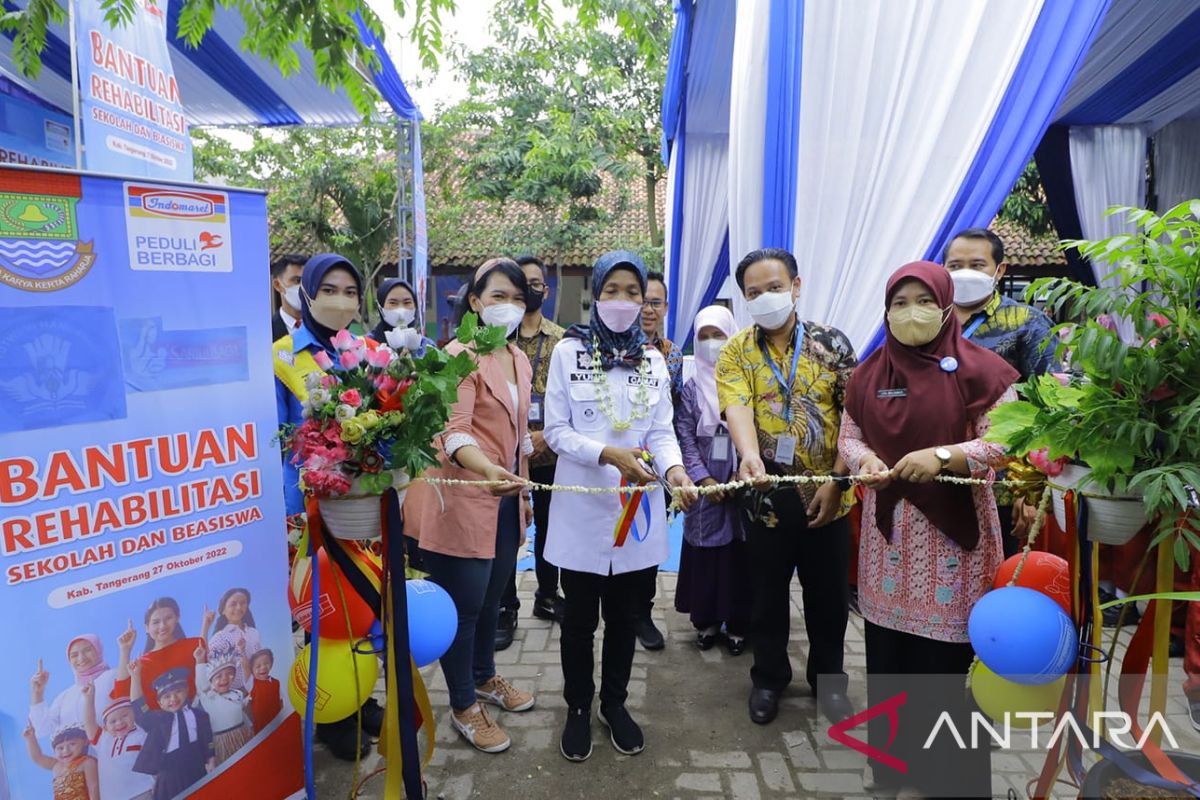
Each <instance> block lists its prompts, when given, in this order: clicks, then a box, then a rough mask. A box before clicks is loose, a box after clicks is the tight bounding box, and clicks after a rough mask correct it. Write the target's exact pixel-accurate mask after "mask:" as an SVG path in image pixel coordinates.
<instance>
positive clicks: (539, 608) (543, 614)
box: [533, 594, 566, 625]
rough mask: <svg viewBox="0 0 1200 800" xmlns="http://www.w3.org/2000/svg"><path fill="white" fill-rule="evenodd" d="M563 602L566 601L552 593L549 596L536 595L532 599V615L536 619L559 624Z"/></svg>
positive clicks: (561, 618) (561, 619)
mask: <svg viewBox="0 0 1200 800" xmlns="http://www.w3.org/2000/svg"><path fill="white" fill-rule="evenodd" d="M565 603H566V601H565V600H563V599H562V598H561V597H559V596H558V595H557V594H552V595H550V596H549V597H538V598H536V599H534V601H533V615H534V616H535V617H537V618H538V619H544V620H548V621H550V622H557V623H558V624H559V625H561V624H562V621H563V610H564V604H565Z"/></svg>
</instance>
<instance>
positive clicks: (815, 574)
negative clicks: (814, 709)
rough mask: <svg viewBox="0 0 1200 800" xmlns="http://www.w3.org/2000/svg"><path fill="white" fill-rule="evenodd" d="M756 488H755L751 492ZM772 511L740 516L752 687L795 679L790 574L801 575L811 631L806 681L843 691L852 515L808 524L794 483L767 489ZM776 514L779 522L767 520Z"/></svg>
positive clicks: (814, 686)
mask: <svg viewBox="0 0 1200 800" xmlns="http://www.w3.org/2000/svg"><path fill="white" fill-rule="evenodd" d="M751 493H752V494H757V493H754V492H751ZM769 498H770V501H771V513H766V514H763V513H761V512H762V510H763V506H761V505H760V506H759V507H758V508H759V512H760V513H759V514H757V515H750V516H746V515H743V522H744V523H745V524H746V542H747V545H748V547H749V550H750V573H751V575H752V576H753V580H754V601H753V617H752V620H751V624H750V638H751V639H752V641H753V643H754V666H753V667H752V668H751V670H750V679H751V681H752V682H753V683H754V686H755V688H759V689H773V690H775V691H782V690H783V689H784V687H786V686H787V685H788V684H789V683H791V681H792V665H791V662H790V661H789V660H788V638H789V633H790V629H791V617H792V615H791V583H792V575H794V574H797V573H798V574H799V576H800V586H801V588H802V590H803V598H804V627H805V629H806V630H807V631H808V641H809V650H808V666H807V669H806V678H807V679H808V685H809V686H810V687H811V688H812V690H813V691H814V692H816V691H817V677H818V676H820V677H821V690H822V691H825V692H829V691H842V692H844V691H845V688H846V682H847V677H846V672H845V670H844V668H843V664H842V662H843V651H844V650H845V642H846V623H847V621H848V620H849V618H850V612H849V605H848V604H849V585H848V583H847V581H846V574H847V570H848V568H849V558H850V522H849V520H848V519H846V518H845V517H843V518H841V519H839V520H835V521H833V522H831V523H829V524H828V525H826V526H825V527H823V528H809V527H808V515H807V511H806V509H805V503H804V498H802V497H801V496H800V494H799V493H798V492H796V490H795V489H793V488H792V487H790V486H789V487H784V488H781V489H777V490H775V491H773V492H770V493H769ZM770 521H774V522H775V523H776V526H775V527H769V524H768V523H769V522H770Z"/></svg>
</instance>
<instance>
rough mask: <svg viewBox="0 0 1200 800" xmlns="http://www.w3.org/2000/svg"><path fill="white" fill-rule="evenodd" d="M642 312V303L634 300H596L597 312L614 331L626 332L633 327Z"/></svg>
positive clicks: (605, 325) (602, 320)
mask: <svg viewBox="0 0 1200 800" xmlns="http://www.w3.org/2000/svg"><path fill="white" fill-rule="evenodd" d="M641 312H642V306H641V304H640V303H635V302H633V301H632V300H597V301H596V313H597V314H599V315H600V321H601V322H603V323H604V327H606V328H608V329H609V330H610V331H612V332H613V333H624V332H625V331H627V330H629V329H630V328H632V327H633V326H634V325H635V324H636V323H637V321H638V315H639V314H640V313H641Z"/></svg>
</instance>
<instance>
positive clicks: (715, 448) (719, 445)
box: [708, 433, 729, 463]
mask: <svg viewBox="0 0 1200 800" xmlns="http://www.w3.org/2000/svg"><path fill="white" fill-rule="evenodd" d="M708 458H709V460H710V461H715V462H721V463H724V462H726V461H728V460H729V434H727V433H717V434H715V435H714V436H713V440H712V447H710V448H709V450H708Z"/></svg>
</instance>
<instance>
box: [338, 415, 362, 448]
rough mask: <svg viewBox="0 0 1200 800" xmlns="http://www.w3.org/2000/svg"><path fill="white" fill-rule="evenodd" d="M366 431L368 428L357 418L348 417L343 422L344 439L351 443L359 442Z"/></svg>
mask: <svg viewBox="0 0 1200 800" xmlns="http://www.w3.org/2000/svg"><path fill="white" fill-rule="evenodd" d="M366 433H367V429H366V428H365V427H363V424H362V422H360V421H359V420H357V419H348V420H346V421H345V422H343V423H342V440H343V441H345V442H348V443H349V444H358V443H359V442H361V441H362V438H363V436H365V435H366Z"/></svg>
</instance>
